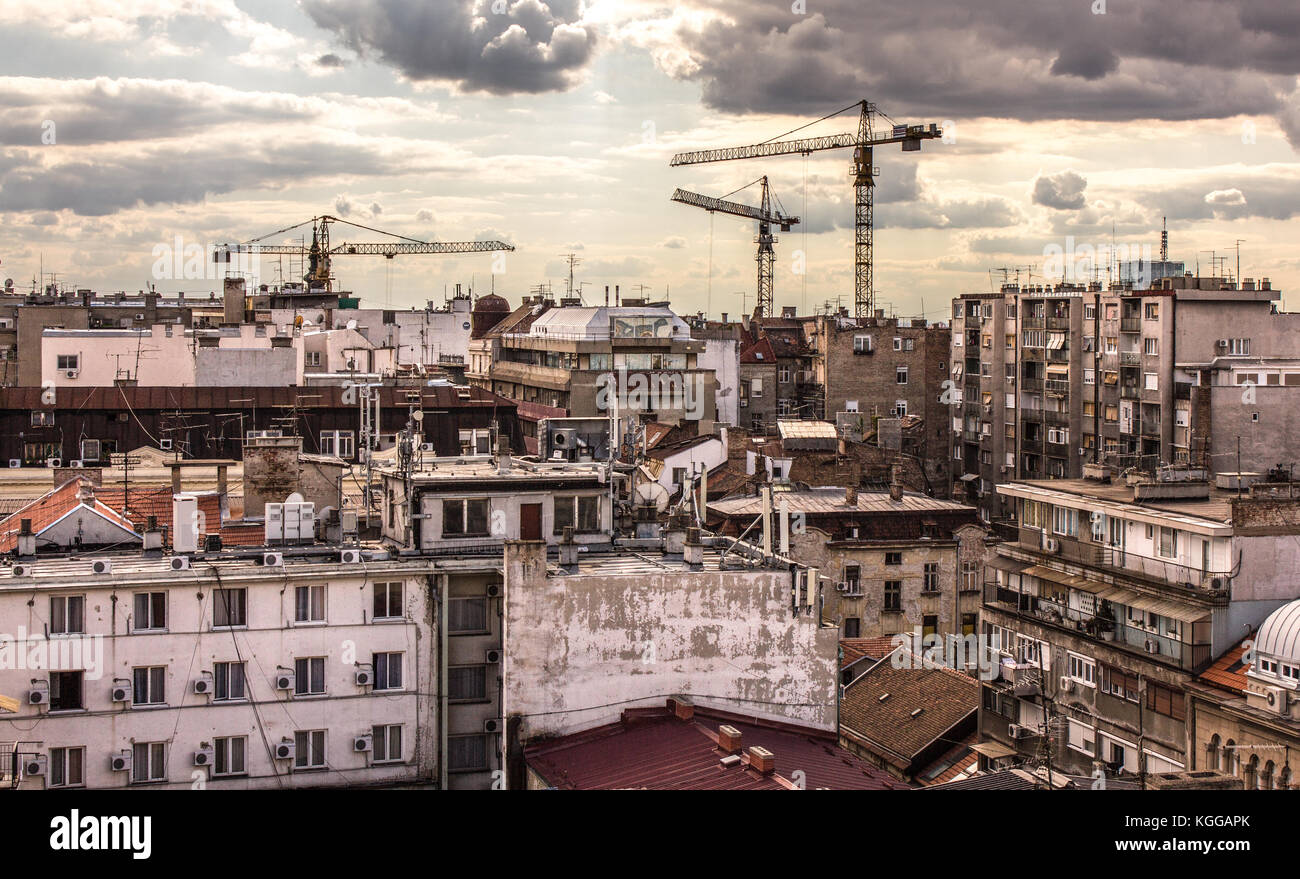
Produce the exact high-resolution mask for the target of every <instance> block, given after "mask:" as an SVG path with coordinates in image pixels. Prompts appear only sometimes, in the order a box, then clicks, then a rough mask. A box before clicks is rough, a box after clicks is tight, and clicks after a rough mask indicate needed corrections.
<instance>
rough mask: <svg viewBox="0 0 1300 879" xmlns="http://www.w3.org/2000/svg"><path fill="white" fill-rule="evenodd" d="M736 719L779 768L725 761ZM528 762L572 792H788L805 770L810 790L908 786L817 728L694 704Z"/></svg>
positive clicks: (583, 736) (584, 737)
mask: <svg viewBox="0 0 1300 879" xmlns="http://www.w3.org/2000/svg"><path fill="white" fill-rule="evenodd" d="M724 723H725V724H730V725H731V726H734V727H736V728H737V729H738V730H740V732H741V736H742V740H743V743H744V747H745V748H746V749H748V748H749V747H750V746H751V745H761V746H763V747H765V748H767V749H768V750H769V751H771V752H772V753H773V754H774V755H775V758H776V772H775V773H774V774H773V775H770V776H764V775H760V774H759V773H758V772H756V771H755V770H752V769H750V768H749V767H748V766H735V767H731V768H726V767H724V766H722V764H721V763H720V762H719V760H720V759H721V757H722V756H723V755H722V752H721V751H719V750H718V749H717V747H716V741H717V729H718V727H719V726H720V725H722V724H724ZM524 754H525V757H526V759H527V761H528V765H529V766H530V767H531V768H532V769H533V771H535V772H536V773H537V774H539V775H540V776H541V777H542V778H543V779H544V780H545V781H546V782H547V783H549V784H550V785H552V786H553V787H557V788H562V789H568V790H616V789H628V788H635V789H646V790H790V789H792V788H793V787H795V786H796V785H795V783H794V781H792V776H793V774H794V773H796V772H802V773H803V776H802V778H803V780H804V784H805V786H806V787H807V788H808V789H810V790H811V789H817V788H830V789H837V790H906V789H907V785H906V784H904V783H903V782H901V781H898V780H897V779H895V778H893V777H891V776H889V775H888V774H886V773H885V772H884V771H882V770H880V769H877V768H875V767H874V766H871V765H870V764H868V763H866V762H865V761H863V760H861V759H859V758H858V757H855V756H854V755H852V754H850V753H849V752H848V751H845V750H844V749H842V748H840V747H838V745H837V744H836V742H835V739H834V737H833V735H831V734H829V733H823V732H819V731H816V730H811V729H806V728H801V727H793V726H782V727H777V726H775V725H773V724H766V723H763V722H761V721H757V720H754V719H749V720H743V719H739V718H737V717H735V716H732V715H728V714H726V713H725V712H713V711H710V710H707V709H701V708H698V707H697V708H696V709H695V719H694V720H689V721H684V720H679V719H678V718H677V717H676V716H674V715H673V714H672V713H670V712H669V711H668V710H667V709H664V708H654V709H637V710H631V711H625V712H624V713H623V718H622V720H620V721H619V722H618V723H613V724H609V725H608V726H603V727H599V728H597V729H593V730H587V731H585V732H581V733H576V734H574V735H570V736H564V737H562V738H558V739H551V740H548V741H545V742H539V743H537V744H533V745H529V746H527V747H526V748H525V750H524Z"/></svg>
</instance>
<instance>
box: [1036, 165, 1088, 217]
mask: <svg viewBox="0 0 1300 879" xmlns="http://www.w3.org/2000/svg"><path fill="white" fill-rule="evenodd" d="M1087 187H1088V181H1087V180H1086V179H1084V177H1083V175H1082V174H1077V173H1075V172H1074V171H1062V172H1061V173H1060V174H1053V175H1050V176H1049V175H1040V176H1039V177H1038V178H1036V179H1035V180H1034V204H1040V205H1043V206H1044V207H1049V208H1055V209H1056V210H1058V211H1077V210H1079V209H1080V208H1082V207H1083V206H1084V205H1085V204H1087V199H1086V198H1085V197H1084V194H1083V191H1084V190H1085V189H1087Z"/></svg>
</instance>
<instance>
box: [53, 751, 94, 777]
mask: <svg viewBox="0 0 1300 879" xmlns="http://www.w3.org/2000/svg"><path fill="white" fill-rule="evenodd" d="M85 767H86V749H85V748H50V765H49V770H48V771H49V776H48V777H49V782H50V787H81V786H82V785H83V784H85V783H86V772H85Z"/></svg>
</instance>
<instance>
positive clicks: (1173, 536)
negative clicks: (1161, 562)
mask: <svg viewBox="0 0 1300 879" xmlns="http://www.w3.org/2000/svg"><path fill="white" fill-rule="evenodd" d="M1156 553H1157V554H1158V555H1159V556H1160V557H1161V558H1166V559H1173V558H1178V532H1177V531H1176V530H1175V529H1173V528H1165V527H1161V529H1160V543H1159V545H1158V546H1157V548H1156Z"/></svg>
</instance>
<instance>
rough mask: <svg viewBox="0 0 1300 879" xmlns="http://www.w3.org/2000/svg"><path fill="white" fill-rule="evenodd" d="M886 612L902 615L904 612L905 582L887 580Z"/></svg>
mask: <svg viewBox="0 0 1300 879" xmlns="http://www.w3.org/2000/svg"><path fill="white" fill-rule="evenodd" d="M884 609H885V611H886V612H892V613H901V612H902V610H903V581H902V580H886V581H885V607H884Z"/></svg>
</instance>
